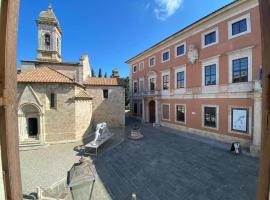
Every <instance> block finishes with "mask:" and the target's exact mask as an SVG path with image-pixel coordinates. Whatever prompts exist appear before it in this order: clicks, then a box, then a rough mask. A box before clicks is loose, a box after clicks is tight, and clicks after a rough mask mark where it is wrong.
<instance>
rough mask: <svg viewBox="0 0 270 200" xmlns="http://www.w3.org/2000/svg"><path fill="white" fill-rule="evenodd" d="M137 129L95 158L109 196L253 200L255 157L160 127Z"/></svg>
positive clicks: (122, 198) (144, 199) (120, 198)
mask: <svg viewBox="0 0 270 200" xmlns="http://www.w3.org/2000/svg"><path fill="white" fill-rule="evenodd" d="M142 132H143V133H144V135H145V137H144V138H143V139H142V140H140V141H129V140H126V141H125V142H124V143H121V144H120V145H118V146H116V147H115V148H113V149H111V150H110V151H107V152H105V153H104V154H102V155H101V156H100V157H98V158H97V159H96V160H95V161H94V163H95V167H96V170H97V172H98V174H99V177H100V178H101V180H102V181H103V183H104V185H105V186H106V187H107V190H108V192H109V193H110V195H111V197H112V199H115V200H127V199H130V197H131V193H132V192H135V193H136V194H137V199H139V200H152V199H153V200H167V199H168V200H176V199H177V200H181V199H183V200H191V199H192V200H212V199H213V200H220V199H222V200H223V199H224V200H236V199H237V200H254V199H255V195H256V185H257V177H258V159H257V158H253V157H249V156H246V155H240V156H234V155H231V154H230V153H229V152H228V149H229V146H228V145H224V144H223V145H221V147H222V148H218V147H217V146H218V143H216V142H214V141H211V142H205V139H201V138H198V137H194V138H190V137H188V136H185V134H181V135H179V134H174V133H175V132H176V131H174V130H171V129H167V128H164V127H162V128H153V127H151V126H150V125H144V126H143V127H142ZM226 147H227V149H225V148H226Z"/></svg>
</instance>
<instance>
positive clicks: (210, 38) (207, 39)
mask: <svg viewBox="0 0 270 200" xmlns="http://www.w3.org/2000/svg"><path fill="white" fill-rule="evenodd" d="M216 34H217V32H216V31H213V32H211V33H208V34H206V35H205V36H204V45H205V46H207V45H210V44H212V43H216V41H217V35H216Z"/></svg>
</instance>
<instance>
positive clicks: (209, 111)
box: [204, 107, 217, 128]
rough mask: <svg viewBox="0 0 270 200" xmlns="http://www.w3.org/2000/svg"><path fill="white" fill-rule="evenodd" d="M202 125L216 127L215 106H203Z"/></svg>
mask: <svg viewBox="0 0 270 200" xmlns="http://www.w3.org/2000/svg"><path fill="white" fill-rule="evenodd" d="M204 126H208V127H211V128H217V108H216V107H204Z"/></svg>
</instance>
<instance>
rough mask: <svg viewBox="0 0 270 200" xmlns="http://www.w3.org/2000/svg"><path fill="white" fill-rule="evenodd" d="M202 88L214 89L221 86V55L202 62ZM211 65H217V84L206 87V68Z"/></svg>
mask: <svg viewBox="0 0 270 200" xmlns="http://www.w3.org/2000/svg"><path fill="white" fill-rule="evenodd" d="M201 65H202V86H204V87H211V86H212V87H213V86H216V85H219V55H218V56H214V57H211V58H207V59H204V60H202V64H201ZM210 65H216V84H215V85H205V68H206V67H208V66H210Z"/></svg>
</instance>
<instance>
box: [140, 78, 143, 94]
mask: <svg viewBox="0 0 270 200" xmlns="http://www.w3.org/2000/svg"><path fill="white" fill-rule="evenodd" d="M141 82H143V83H142V88H141V84H140V83H141ZM141 89H142V90H141ZM143 91H144V78H139V93H142V92H143Z"/></svg>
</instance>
